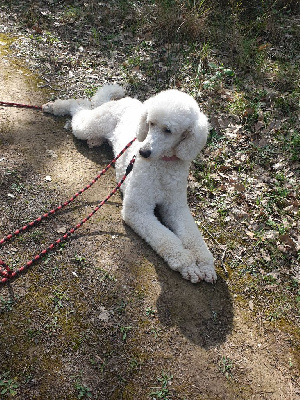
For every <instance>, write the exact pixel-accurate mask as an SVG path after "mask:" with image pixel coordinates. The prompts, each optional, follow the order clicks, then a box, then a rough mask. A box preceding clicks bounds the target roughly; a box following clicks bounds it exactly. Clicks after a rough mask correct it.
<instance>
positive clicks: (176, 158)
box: [43, 85, 217, 283]
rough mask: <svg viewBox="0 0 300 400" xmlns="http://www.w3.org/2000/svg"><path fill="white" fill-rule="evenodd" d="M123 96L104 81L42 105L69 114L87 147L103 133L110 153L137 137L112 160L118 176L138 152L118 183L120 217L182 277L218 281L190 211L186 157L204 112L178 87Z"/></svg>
mask: <svg viewBox="0 0 300 400" xmlns="http://www.w3.org/2000/svg"><path fill="white" fill-rule="evenodd" d="M123 96H124V91H123V89H122V88H121V87H120V86H118V85H106V86H104V87H102V88H101V89H99V90H98V92H97V93H96V95H95V96H94V97H93V98H92V99H91V101H89V100H73V99H71V100H56V101H55V102H53V103H47V104H45V105H44V106H43V110H44V112H49V113H52V114H54V115H67V114H69V115H72V129H73V133H74V135H75V136H76V137H77V138H79V139H83V140H87V142H88V145H89V146H91V147H92V146H98V145H100V144H101V143H102V142H103V141H104V140H108V141H109V143H110V144H111V145H112V147H113V151H114V154H118V153H119V152H120V151H121V150H122V149H123V147H124V146H125V145H126V144H127V143H128V142H129V141H130V140H131V139H133V138H134V137H135V136H136V137H137V139H138V141H136V142H134V144H133V145H132V146H131V147H130V149H129V150H128V151H127V152H126V153H125V154H124V156H122V157H121V158H120V159H119V160H118V161H117V163H116V175H117V179H118V180H119V179H120V178H121V177H122V176H123V175H124V172H125V169H126V167H127V165H128V163H129V161H130V160H131V158H132V156H133V155H134V154H136V155H137V157H136V162H135V164H134V167H133V171H132V173H131V174H130V175H129V176H128V178H127V180H126V182H125V184H124V185H123V187H122V191H123V194H124V199H123V210H122V215H123V219H124V221H125V222H126V223H127V224H128V225H129V226H131V228H132V229H133V230H134V231H135V232H136V233H138V234H139V235H140V236H141V237H142V238H144V239H145V241H146V242H148V243H149V244H150V245H151V246H152V247H153V249H154V250H155V251H156V252H157V253H158V254H159V255H160V256H161V257H163V258H164V260H165V261H166V262H167V263H168V264H169V266H170V267H171V268H172V269H173V270H175V271H179V272H180V273H181V275H182V276H183V277H184V278H185V279H188V280H190V281H191V282H193V283H196V282H199V281H200V280H205V281H207V282H215V281H216V279H217V276H216V273H215V269H214V261H213V256H212V254H211V253H210V251H209V250H208V248H207V246H206V244H205V242H204V240H203V238H202V236H201V234H200V232H199V229H198V227H197V225H196V224H195V221H194V219H193V217H192V215H191V213H190V210H189V208H188V205H187V191H186V188H187V177H188V172H189V165H190V162H191V161H192V160H193V159H194V158H195V157H196V156H197V154H198V153H199V151H200V150H201V149H202V148H203V146H204V145H205V143H206V138H207V131H208V122H207V118H206V116H205V115H204V114H203V113H202V112H200V110H199V107H198V104H197V102H196V101H195V100H194V99H193V98H192V97H191V96H189V95H187V94H186V93H183V92H180V91H178V90H166V91H163V92H160V93H158V94H157V95H156V96H154V97H151V98H150V99H148V100H147V101H145V102H144V103H141V102H140V101H138V100H136V99H133V98H129V97H125V98H121V97H123ZM112 99H113V100H112ZM117 99H120V100H117ZM155 208H158V211H159V214H160V216H161V220H162V223H161V222H160V221H159V219H158V218H157V217H156V216H155V214H154V209H155Z"/></svg>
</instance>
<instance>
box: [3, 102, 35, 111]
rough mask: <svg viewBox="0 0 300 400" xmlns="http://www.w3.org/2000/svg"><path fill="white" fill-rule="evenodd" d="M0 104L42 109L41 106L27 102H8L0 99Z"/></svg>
mask: <svg viewBox="0 0 300 400" xmlns="http://www.w3.org/2000/svg"><path fill="white" fill-rule="evenodd" d="M0 106H7V107H18V108H33V109H35V110H42V107H41V106H31V105H28V104H19V103H9V102H8V101H0Z"/></svg>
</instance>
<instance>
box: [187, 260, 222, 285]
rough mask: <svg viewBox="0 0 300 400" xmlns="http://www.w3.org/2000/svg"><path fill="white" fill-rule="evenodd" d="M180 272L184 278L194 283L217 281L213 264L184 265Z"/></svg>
mask: <svg viewBox="0 0 300 400" xmlns="http://www.w3.org/2000/svg"><path fill="white" fill-rule="evenodd" d="M180 272H181V275H182V276H183V278H184V279H187V280H189V281H191V282H192V283H198V282H200V281H206V282H209V283H215V282H216V280H217V274H216V271H215V269H214V267H213V266H211V265H202V266H199V265H196V264H192V265H189V266H188V267H184V268H183V269H182V270H181V271H180Z"/></svg>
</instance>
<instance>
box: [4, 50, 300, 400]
mask: <svg viewBox="0 0 300 400" xmlns="http://www.w3.org/2000/svg"><path fill="white" fill-rule="evenodd" d="M2 55H3V57H2V59H1V60H0V71H1V75H0V84H1V100H5V101H13V102H20V103H26V104H36V105H41V104H42V103H44V102H45V101H47V100H48V97H49V92H48V89H47V88H41V86H43V84H44V82H42V81H41V80H40V79H39V77H38V76H34V75H32V73H30V72H29V71H28V70H26V69H25V68H24V67H23V66H21V65H19V64H18V63H17V62H14V61H12V60H11V59H10V58H7V57H5V54H2ZM65 123H66V119H64V118H61V119H59V118H53V117H51V116H48V115H43V114H42V112H40V111H36V110H28V109H16V108H8V107H0V171H1V176H0V187H1V190H0V215H1V219H0V235H1V237H3V236H4V235H5V234H7V233H8V232H11V231H12V230H14V229H15V228H17V227H19V226H20V225H22V224H24V223H25V222H28V221H30V220H32V219H34V218H36V217H37V216H39V215H40V214H41V213H43V212H45V211H47V210H49V209H50V208H51V207H53V206H56V205H58V204H60V203H61V202H63V201H65V200H66V199H68V198H69V197H70V196H71V195H72V194H74V193H75V192H76V191H78V190H79V189H81V188H82V187H83V186H85V185H86V184H87V183H88V182H90V181H91V180H92V179H93V178H94V177H95V176H96V175H97V173H98V172H99V170H101V169H102V168H103V167H104V166H105V165H106V164H107V163H108V161H109V160H110V159H111V157H112V153H111V151H110V149H109V148H108V147H105V146H104V147H101V148H98V149H92V150H91V149H88V147H87V146H86V144H85V143H84V142H80V141H77V140H75V139H74V138H73V137H72V135H71V133H70V131H68V130H66V129H65V128H64V126H65ZM114 183H115V180H114V171H113V170H110V171H109V172H108V173H107V174H106V175H105V176H104V177H103V178H102V179H101V180H100V181H99V182H98V183H97V184H95V185H94V186H93V188H91V189H90V190H89V191H87V192H86V193H85V194H83V195H82V196H81V197H80V198H79V199H77V201H75V202H74V204H72V205H71V206H70V207H68V209H66V210H63V211H62V212H60V213H59V214H58V215H57V216H56V217H53V218H51V219H50V220H49V221H47V222H46V221H45V222H43V223H42V224H41V225H39V226H38V227H36V228H35V229H33V230H31V231H30V232H28V233H26V234H24V235H23V236H21V237H20V238H19V239H16V240H14V241H13V242H12V243H11V244H7V245H5V246H4V247H3V248H2V249H1V258H3V259H4V260H6V261H8V262H9V263H10V265H12V266H14V267H15V268H16V267H18V266H20V265H22V262H25V261H27V260H28V259H30V258H31V257H32V256H33V255H35V254H36V253H38V252H39V251H40V250H41V249H42V248H44V247H45V246H47V245H48V244H50V243H51V242H52V241H53V240H55V239H56V238H58V237H59V236H61V232H64V231H65V230H66V229H68V228H69V227H71V226H73V225H74V224H75V223H76V222H78V221H79V220H80V219H81V218H83V217H84V216H86V215H87V214H88V213H89V212H90V210H91V209H92V208H93V207H95V205H97V204H98V203H99V201H101V200H102V199H103V198H104V197H105V196H106V195H107V194H108V193H109V191H110V190H111V189H112V188H113V187H114ZM121 201H122V200H121V196H120V194H117V195H115V197H113V198H112V199H111V200H110V201H109V202H108V204H107V205H106V206H104V207H103V208H102V209H101V210H100V211H98V213H97V214H96V215H95V216H94V218H93V219H92V220H90V221H89V222H88V223H87V224H86V225H84V226H83V227H82V228H81V229H80V230H79V231H77V233H76V234H75V235H74V237H73V238H72V240H70V241H68V242H67V243H66V244H64V245H63V246H60V247H59V249H57V251H55V252H53V253H51V254H50V255H49V256H47V257H46V258H45V259H44V260H43V261H42V262H40V263H38V264H37V265H34V266H33V267H32V268H31V269H30V270H29V271H28V272H27V273H25V274H23V275H21V276H20V277H19V278H18V279H17V280H15V281H14V282H13V283H12V284H10V285H6V286H2V287H1V288H0V299H1V304H2V312H1V314H0V318H1V319H0V332H1V344H0V365H1V368H0V376H1V377H0V385H1V386H0V391H1V389H2V388H3V389H6V391H5V392H2V393H3V394H2V395H0V398H1V399H2V398H3V399H6V398H15V399H20V400H25V399H30V400H33V399H59V400H62V399H68V400H72V399H78V398H92V399H99V400H100V399H101V400H102V399H103V400H104V399H118V400H119V399H141V400H142V399H174V400H175V399H182V400H183V399H189V400H194V399H195V400H196V399H198V400H200V399H201V400H202V399H293V400H294V399H297V398H300V388H299V353H297V351H296V349H295V348H294V347H293V346H292V341H291V338H290V336H289V334H288V333H286V334H283V333H282V332H281V331H280V330H279V329H276V327H275V328H274V326H273V327H272V328H271V327H269V328H268V327H267V326H266V325H264V324H262V323H261V321H260V319H259V316H257V314H254V313H253V305H252V304H251V303H249V304H245V303H244V302H241V301H239V296H237V295H235V296H233V295H232V293H231V291H230V287H229V280H230V276H229V277H228V276H226V275H225V274H224V271H223V270H222V269H221V268H220V262H219V260H218V261H217V270H218V281H217V283H216V284H215V285H210V284H206V283H200V284H197V285H193V284H191V283H189V282H186V281H184V280H183V279H182V278H181V277H180V276H179V274H177V273H175V272H173V271H171V270H170V269H169V268H168V267H167V265H166V264H165V263H164V262H163V261H162V260H161V259H160V258H159V257H158V256H157V255H156V254H155V253H154V252H153V251H152V249H151V248H149V247H148V246H147V245H146V244H145V243H144V242H143V240H142V239H140V238H139V237H138V236H136V235H135V234H134V233H133V232H132V231H131V230H130V229H129V228H128V227H126V226H125V225H124V223H123V222H122V220H121V217H120V209H121ZM199 218H200V220H201V217H199V216H198V219H199ZM204 236H205V233H204ZM206 239H207V241H208V243H209V245H210V247H211V249H212V251H213V252H214V246H215V244H214V242H213V241H212V240H211V238H210V237H208V238H206ZM1 396H2V397H1Z"/></svg>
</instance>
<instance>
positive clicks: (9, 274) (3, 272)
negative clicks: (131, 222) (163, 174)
mask: <svg viewBox="0 0 300 400" xmlns="http://www.w3.org/2000/svg"><path fill="white" fill-rule="evenodd" d="M135 140H136V138H134V139H133V140H131V141H130V142H129V143H128V144H127V145H126V146H125V147H124V149H123V150H122V151H121V152H120V153H119V154H118V155H117V156H116V157H115V158H114V159H113V160H112V161H111V162H110V163H109V164H108V165H107V166H106V167H105V168H104V169H103V170H102V171H101V172H100V173H99V174H98V175H97V176H96V178H95V179H94V180H93V181H92V182H91V183H90V184H89V185H87V186H86V187H85V188H84V189H81V190H80V191H79V192H78V193H76V194H75V195H74V196H73V197H72V198H71V199H69V200H68V201H66V202H64V203H62V204H61V205H59V206H58V207H56V208H54V209H53V210H51V211H49V212H48V213H46V214H44V215H42V216H40V217H39V218H37V219H35V220H34V221H32V222H30V223H29V224H27V225H25V226H23V227H22V228H20V229H17V230H16V231H15V232H13V233H11V234H9V235H7V236H5V237H4V238H3V239H1V240H0V246H2V245H3V244H4V243H5V242H7V241H9V240H11V239H12V238H13V237H15V236H18V235H19V234H20V233H22V232H25V231H26V230H27V229H29V228H31V227H32V226H34V225H36V224H38V223H39V222H41V221H42V220H44V219H46V218H48V217H49V216H50V215H52V214H54V213H56V212H57V211H59V210H61V209H62V208H64V207H65V206H67V205H68V204H70V203H71V202H72V201H73V200H75V199H76V198H77V197H78V196H79V195H81V194H82V193H83V192H85V191H86V190H87V189H89V188H90V187H91V186H92V185H93V184H94V183H95V182H97V180H98V179H99V178H100V177H101V176H102V175H104V174H105V173H106V171H107V170H108V169H109V168H110V167H111V166H112V165H113V164H114V163H115V162H116V161H117V159H118V158H119V157H121V155H122V154H123V153H124V152H125V151H126V150H127V149H128V148H129V147H130V146H131V145H132V143H133V142H134V141H135ZM134 162H135V156H134V157H133V158H132V159H131V161H130V163H129V165H128V167H127V169H126V172H125V174H124V176H123V178H122V179H121V180H120V181H119V182H118V184H117V186H116V187H115V188H114V189H113V190H112V191H111V193H110V194H109V195H108V196H107V197H106V198H105V199H104V200H102V201H101V203H99V205H98V206H97V207H96V208H95V209H94V210H93V211H92V212H91V213H90V214H89V215H88V216H87V217H86V218H84V219H83V220H82V221H81V222H79V223H78V224H77V225H75V226H74V227H73V228H72V229H70V230H69V231H68V232H67V233H65V234H64V235H63V236H62V237H61V238H60V239H58V240H56V241H55V242H54V243H52V244H51V245H50V246H48V247H47V248H46V249H44V250H43V251H41V253H39V254H37V255H36V256H35V257H34V258H33V259H32V260H30V261H28V262H27V263H26V264H24V265H23V266H21V267H20V268H18V269H17V270H15V271H13V270H11V269H10V268H9V266H8V265H7V264H6V263H5V262H4V261H2V260H0V276H2V278H1V279H0V284H1V283H7V282H8V281H10V280H11V279H13V278H15V277H16V276H17V275H18V274H20V273H21V272H23V271H24V270H26V269H27V268H28V267H30V266H31V265H32V264H33V263H34V262H37V261H38V260H40V259H41V258H42V257H43V256H45V255H46V254H47V253H48V252H49V251H50V250H53V249H54V248H55V247H56V246H57V245H58V244H60V243H61V242H62V241H64V240H66V239H67V238H68V237H69V236H70V235H71V234H72V233H74V232H75V231H76V230H77V229H78V228H80V227H81V226H82V225H83V224H84V223H85V222H87V221H88V220H89V219H90V218H91V217H92V216H93V215H94V214H95V213H96V212H97V211H98V210H99V208H101V207H102V206H103V204H105V203H106V202H107V201H108V200H109V199H110V198H111V196H113V195H114V194H115V193H116V192H117V190H118V189H119V188H120V187H121V185H122V184H123V182H124V181H125V179H126V177H127V176H128V175H129V174H130V172H131V171H132V168H133V164H134Z"/></svg>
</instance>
